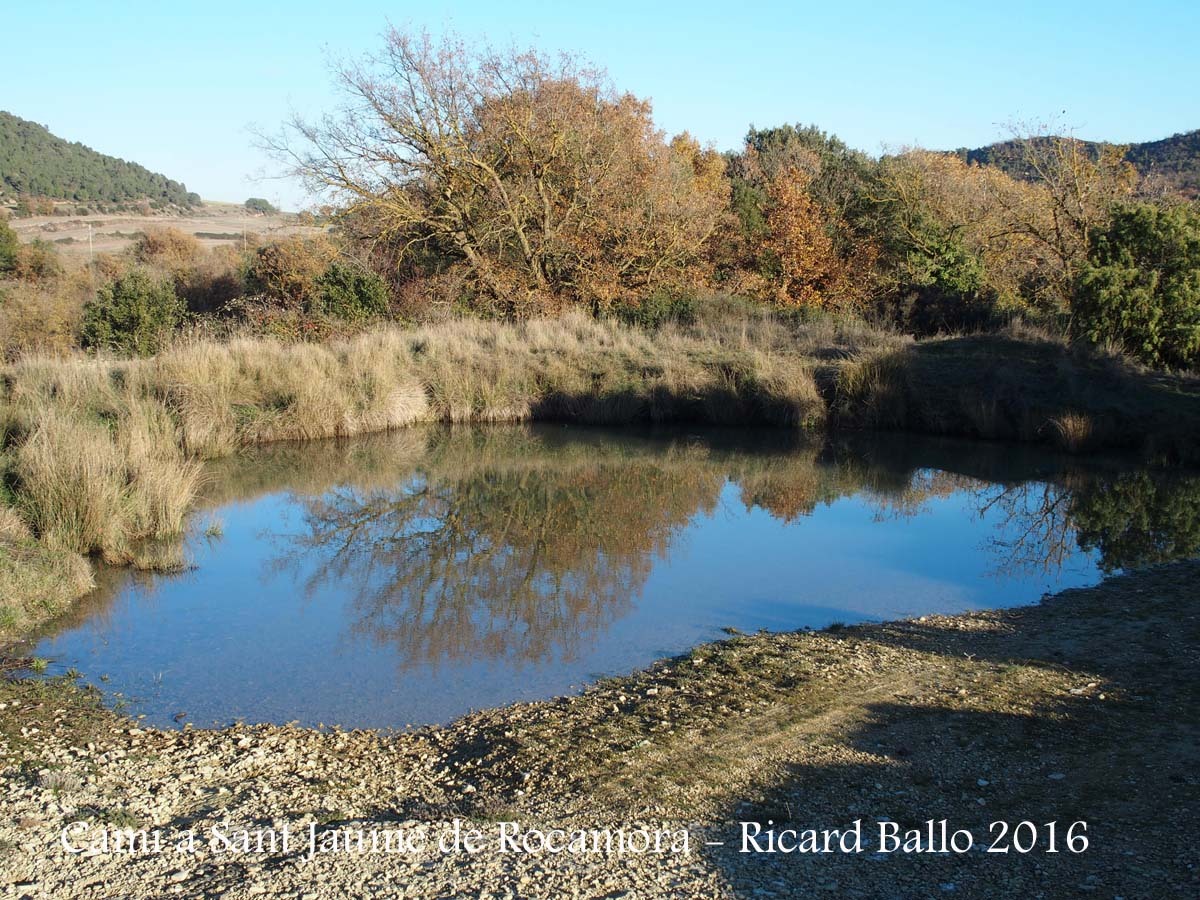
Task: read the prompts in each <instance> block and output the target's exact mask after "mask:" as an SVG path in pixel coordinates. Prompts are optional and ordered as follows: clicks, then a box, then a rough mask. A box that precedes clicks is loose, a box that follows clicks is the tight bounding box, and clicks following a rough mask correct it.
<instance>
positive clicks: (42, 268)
mask: <svg viewBox="0 0 1200 900" xmlns="http://www.w3.org/2000/svg"><path fill="white" fill-rule="evenodd" d="M13 274H15V275H16V276H17V277H18V278H20V279H21V280H22V281H51V280H53V279H55V278H57V277H58V276H59V275H61V274H62V263H61V262H59V259H58V253H57V252H55V250H54V247H52V246H51V245H50V244H47V243H46V242H45V241H34V242H33V243H31V244H26V245H25V246H23V247H19V248H17V258H16V265H15V266H14V267H13Z"/></svg>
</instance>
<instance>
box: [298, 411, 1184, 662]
mask: <svg viewBox="0 0 1200 900" xmlns="http://www.w3.org/2000/svg"><path fill="white" fill-rule="evenodd" d="M380 446H381V447H382V448H384V456H382V457H380V458H378V459H376V458H372V459H371V460H370V465H369V466H368V467H367V468H368V469H369V470H370V471H371V472H373V473H375V477H374V479H373V481H372V482H371V483H367V484H363V483H358V484H353V483H348V482H338V481H337V480H334V481H333V482H332V483H334V484H338V485H340V486H335V487H331V488H326V489H324V490H321V491H319V492H316V491H312V490H311V486H310V489H309V490H306V491H305V493H304V495H302V496H301V497H300V500H301V501H302V506H303V509H304V513H305V522H304V529H303V530H302V532H301V534H299V535H298V536H294V537H293V538H292V539H291V541H292V546H291V548H290V550H289V551H288V552H287V553H285V554H284V555H283V556H282V557H281V558H279V559H277V560H276V564H277V565H279V566H285V567H286V566H291V565H293V564H295V563H296V562H297V560H298V558H299V557H301V556H303V557H305V558H306V559H307V560H309V561H310V563H311V562H313V561H315V569H310V571H311V575H310V576H309V577H308V580H307V585H306V586H307V589H308V590H309V591H310V592H315V591H317V590H318V589H321V588H322V587H328V586H333V585H336V586H337V588H338V590H340V591H345V590H347V589H349V590H350V592H351V593H352V595H353V599H352V614H353V616H354V621H353V623H352V625H351V627H352V629H353V630H354V631H355V632H357V633H360V634H365V635H369V636H370V637H371V638H372V639H374V640H376V641H379V642H383V643H387V644H390V645H393V646H394V647H395V648H396V649H397V650H398V651H399V653H398V654H397V656H398V658H399V659H401V660H403V661H404V663H403V664H404V665H412V666H415V665H422V664H436V663H440V662H447V661H452V660H455V659H461V658H470V659H499V658H505V659H509V660H520V661H526V662H530V663H532V662H539V661H544V660H549V659H570V658H573V657H575V656H577V655H578V654H579V653H580V652H581V651H582V650H585V649H586V648H587V647H589V646H590V645H591V643H592V642H593V641H594V639H595V638H596V637H597V636H598V635H601V634H603V632H604V631H605V630H606V629H607V628H608V626H609V625H611V623H612V622H614V621H615V620H616V619H617V618H619V617H621V616H622V615H624V614H625V613H627V612H628V611H629V610H630V609H631V607H632V604H633V603H634V602H635V600H636V599H637V597H638V596H639V594H640V592H641V591H642V588H643V586H644V584H645V581H646V578H647V576H648V575H649V573H650V571H651V569H652V568H653V565H654V562H655V560H656V559H658V558H660V557H663V556H664V555H665V554H667V553H668V552H669V551H670V549H671V548H672V546H673V545H674V544H675V543H676V542H677V541H678V540H679V539H680V536H681V533H682V532H683V530H684V528H685V527H686V526H687V525H688V523H689V522H690V521H691V520H692V519H693V517H695V516H696V515H697V514H709V513H712V512H714V511H715V510H716V509H717V506H718V503H719V502H720V499H721V497H722V489H723V487H724V486H725V485H726V484H727V483H730V482H731V483H732V484H733V485H734V486H735V487H736V490H737V494H736V496H738V497H739V498H740V501H741V503H742V504H743V505H744V506H745V507H746V508H747V509H752V508H757V509H761V510H764V511H765V512H767V513H769V514H770V515H771V516H773V517H775V518H777V519H780V520H783V521H785V522H790V521H794V520H796V519H798V518H801V517H805V516H808V515H811V514H812V513H813V511H814V510H815V509H816V508H817V507H818V506H820V505H822V504H830V503H833V502H835V501H836V500H838V499H840V498H843V497H848V496H858V497H860V498H862V499H864V500H866V501H867V502H869V503H870V504H872V505H874V506H875V507H876V508H877V511H878V515H879V516H882V517H893V516H915V515H918V514H920V513H921V511H922V509H923V508H924V507H925V506H926V505H927V504H928V503H929V502H930V501H932V500H934V499H945V498H949V497H952V496H955V495H965V496H966V497H967V498H968V500H969V502H970V503H972V504H973V505H974V508H975V510H976V512H977V513H978V514H979V515H980V516H982V517H986V518H988V519H989V521H994V523H995V530H994V538H993V539H992V552H993V553H994V554H995V558H996V562H997V569H998V572H999V574H1002V575H1003V574H1017V573H1019V572H1027V571H1031V570H1034V571H1039V570H1040V571H1051V570H1055V569H1057V568H1059V567H1061V566H1063V565H1064V564H1065V563H1066V562H1067V561H1068V560H1069V559H1070V558H1071V557H1072V556H1073V555H1074V554H1076V553H1077V552H1078V551H1079V550H1084V551H1092V550H1095V551H1097V553H1098V556H1099V561H1100V565H1101V567H1102V568H1103V569H1104V571H1108V572H1111V571H1114V570H1116V569H1120V568H1127V567H1131V566H1137V565H1143V564H1146V563H1152V562H1159V561H1163V560H1167V559H1172V558H1177V557H1180V556H1188V555H1194V554H1196V553H1197V552H1198V550H1200V479H1198V478H1196V477H1195V476H1192V475H1188V474H1181V473H1171V472H1152V471H1147V470H1135V471H1132V472H1112V471H1108V470H1096V469H1090V470H1089V469H1085V468H1083V467H1081V466H1080V465H1079V464H1077V463H1067V464H1064V463H1063V461H1062V460H1061V459H1059V460H1056V461H1055V462H1054V467H1053V469H1052V470H1047V468H1046V463H1045V458H1044V456H1043V458H1042V459H1041V460H1040V461H1039V463H1038V465H1039V467H1040V468H1037V469H1036V470H1033V471H1031V470H1029V469H1028V468H1027V469H1025V470H1024V471H1022V470H1021V466H1020V465H1016V464H1009V463H1007V462H1005V461H1004V460H1003V459H1000V460H999V462H998V461H997V456H996V454H995V453H993V452H991V451H980V452H982V453H984V454H985V456H984V457H983V458H980V459H974V458H973V457H972V456H971V454H970V452H966V453H964V452H963V448H962V446H961V445H960V446H959V447H957V448H955V450H954V454H953V456H954V458H955V459H956V460H957V461H958V465H957V467H956V468H957V469H958V471H951V470H949V469H948V468H944V467H939V466H935V465H930V464H927V463H924V464H922V463H919V462H918V461H919V460H921V459H922V458H923V457H922V455H921V453H920V452H917V453H916V454H915V456H912V457H911V458H905V457H904V456H903V455H900V458H901V459H904V460H905V461H904V462H903V463H898V462H897V461H896V455H895V454H891V455H889V454H888V453H880V452H878V451H875V452H871V453H864V452H863V451H862V450H861V449H855V448H849V449H847V448H845V447H838V448H834V447H832V446H829V447H822V446H820V445H817V444H805V443H797V442H796V440H795V439H794V438H793V439H792V441H791V443H790V444H788V445H787V446H784V447H778V446H776V447H774V448H771V447H770V446H767V447H765V448H764V447H763V445H762V444H761V443H760V444H755V443H754V442H747V443H746V444H744V445H741V446H739V445H737V443H736V441H733V442H732V443H731V442H730V441H728V440H726V441H725V443H724V444H722V443H720V442H718V443H713V442H711V441H706V442H698V441H694V440H690V439H688V438H686V437H683V436H678V435H677V436H675V437H670V438H665V439H664V438H658V439H654V440H650V439H646V440H642V441H640V442H638V441H630V440H629V439H628V438H625V437H611V436H608V437H605V436H603V435H597V434H590V435H585V436H584V437H583V438H582V439H580V438H578V437H577V438H575V439H572V440H567V439H562V438H559V439H554V440H550V439H546V437H545V435H544V434H543V433H542V432H539V431H537V430H535V429H520V428H517V429H497V430H491V431H489V430H486V429H484V430H480V429H468V430H465V431H464V430H440V431H433V432H430V433H429V436H428V441H427V444H426V445H425V447H424V450H423V451H422V452H419V453H411V452H410V453H406V454H404V455H402V457H401V459H400V460H399V461H398V462H397V464H396V465H395V466H393V467H391V468H389V466H388V465H386V459H387V457H386V448H387V446H388V445H387V444H386V442H385V443H383V444H381V445H380ZM934 458H935V459H936V458H937V454H934ZM356 464H357V465H359V466H361V465H363V455H362V448H361V447H360V448H359V450H358V457H357V463H356ZM726 496H730V495H726ZM797 534H798V538H797V539H798V540H799V539H802V537H800V536H799V535H801V534H802V533H801V532H797ZM746 578H747V579H748V580H752V579H753V578H754V573H753V572H747V573H746Z"/></svg>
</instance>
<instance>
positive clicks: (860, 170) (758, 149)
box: [712, 125, 877, 308]
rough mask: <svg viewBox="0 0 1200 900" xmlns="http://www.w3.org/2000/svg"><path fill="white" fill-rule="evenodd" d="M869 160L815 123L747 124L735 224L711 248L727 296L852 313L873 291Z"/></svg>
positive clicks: (734, 196)
mask: <svg viewBox="0 0 1200 900" xmlns="http://www.w3.org/2000/svg"><path fill="white" fill-rule="evenodd" d="M873 165H874V164H873V163H872V161H871V160H870V159H869V158H868V157H866V155H865V154H861V153H858V152H856V151H853V150H851V149H850V148H849V147H847V146H846V145H845V144H844V143H842V142H841V141H840V140H838V139H837V138H836V137H834V136H832V135H828V134H826V133H825V132H823V131H821V130H819V129H817V128H816V127H814V126H804V127H801V126H791V125H786V126H783V127H780V128H771V129H762V130H760V129H755V128H751V129H750V131H749V133H748V134H747V136H746V145H745V148H744V149H743V150H742V152H740V153H737V154H732V155H731V156H730V157H729V159H728V175H729V178H730V184H731V195H730V202H731V206H732V211H733V213H734V216H735V219H734V221H733V223H732V224H731V225H730V226H726V227H725V228H724V229H723V231H722V234H721V240H720V242H719V244H718V245H717V246H715V247H714V248H713V253H712V255H713V258H714V262H715V265H716V268H717V270H718V275H719V277H720V278H721V279H722V280H723V281H724V283H725V284H726V286H727V287H728V288H730V289H731V290H734V291H737V292H740V293H745V294H748V295H750V296H754V297H759V298H762V299H770V300H773V301H775V302H779V303H784V304H788V305H801V306H821V307H824V308H829V307H836V308H846V307H850V306H857V305H860V304H861V303H862V301H863V300H864V298H865V297H866V296H867V294H868V293H869V291H870V282H871V280H872V277H873V273H874V267H875V256H876V252H877V248H876V246H875V244H874V240H873V237H872V235H871V233H870V232H871V230H870V228H869V227H868V221H869V217H870V216H869V214H870V206H869V202H868V201H869V193H868V191H867V186H868V184H869V182H870V177H871V171H872V168H873Z"/></svg>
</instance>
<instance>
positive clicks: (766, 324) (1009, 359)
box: [0, 310, 1200, 635]
mask: <svg viewBox="0 0 1200 900" xmlns="http://www.w3.org/2000/svg"><path fill="white" fill-rule="evenodd" d="M539 419H549V420H567V421H576V422H588V423H606V424H621V423H630V422H638V421H652V422H668V421H687V422H703V423H710V424H723V425H746V424H759V425H773V426H780V427H786V428H821V427H825V426H826V425H828V424H831V423H836V424H843V425H845V424H849V425H855V426H861V427H872V428H897V427H898V428H910V429H913V430H925V431H934V432H940V433H952V434H967V435H971V436H978V437H998V438H1017V439H1023V440H1040V441H1050V442H1055V443H1058V444H1060V445H1061V446H1064V447H1066V448H1068V449H1072V450H1083V449H1093V448H1098V447H1102V446H1139V447H1142V448H1144V449H1148V450H1152V451H1154V452H1158V453H1165V454H1167V455H1171V456H1173V457H1175V458H1179V459H1184V460H1186V461H1195V460H1196V454H1197V447H1198V446H1200V441H1197V440H1195V437H1196V436H1197V435H1200V389H1198V388H1197V386H1196V383H1195V382H1194V381H1190V380H1187V379H1183V378H1168V377H1166V376H1151V375H1148V374H1145V373H1142V372H1140V371H1139V370H1137V369H1135V368H1133V367H1131V366H1129V365H1127V364H1126V363H1124V362H1123V361H1121V360H1116V359H1107V360H1106V359H1100V358H1097V357H1093V356H1086V355H1081V354H1077V353H1074V352H1072V351H1071V350H1070V349H1069V348H1067V347H1065V346H1063V345H1062V344H1060V343H1055V342H1052V341H1048V340H1043V339H1035V338H1020V337H1017V336H1011V337H1006V338H1002V339H1001V338H995V337H979V338H960V339H955V340H946V341H933V342H927V343H921V344H913V343H912V342H911V341H909V340H907V339H904V338H900V337H897V336H895V335H892V334H888V333H884V332H878V331H873V330H871V329H870V328H867V327H865V326H863V325H861V324H857V323H838V322H835V321H830V320H824V321H820V322H817V323H812V324H807V325H805V324H797V323H795V322H792V321H790V320H786V319H781V318H778V317H776V316H773V315H772V314H770V313H769V311H761V312H759V311H747V310H740V311H738V312H737V314H735V315H728V316H724V317H722V316H706V317H704V318H703V319H702V320H701V321H700V322H698V323H696V324H693V325H689V326H687V327H682V326H670V327H666V328H663V329H661V330H658V331H646V330H641V329H636V328H630V327H625V326H622V325H619V324H616V323H613V322H605V321H596V320H594V319H591V318H588V317H584V316H566V317H563V318H560V319H554V320H533V321H528V322H523V323H519V324H506V323H499V322H481V321H473V320H472V321H466V320H464V321H453V322H447V323H444V324H441V325H437V326H428V327H424V328H416V329H410V330H401V329H395V328H388V329H380V330H377V331H372V332H368V333H364V334H361V335H359V336H358V337H355V338H353V339H349V340H346V341H341V342H336V343H329V344H283V343H279V342H275V341H270V340H261V339H258V340H252V339H239V340H233V341H229V342H224V343H216V342H205V341H196V342H192V343H188V344H184V345H180V346H178V347H176V348H174V349H172V350H170V351H167V352H164V353H162V354H160V355H158V356H156V357H153V358H149V359H142V360H126V359H111V358H90V357H70V358H37V357H32V358H27V359H24V360H22V361H19V362H16V363H13V364H11V365H9V366H7V367H5V368H4V369H3V370H2V373H0V448H2V450H0V472H2V480H0V484H2V485H3V487H2V489H0V503H2V504H3V506H0V509H2V510H3V515H4V519H3V522H2V523H0V628H2V629H3V630H4V633H6V634H8V635H12V634H15V633H19V632H20V631H22V630H24V629H26V628H28V627H30V626H31V625H33V624H35V623H36V622H38V621H40V620H44V619H45V618H48V617H49V616H51V615H53V614H54V613H55V612H56V611H59V610H61V609H62V608H63V607H64V605H65V604H67V603H69V602H70V599H71V597H72V596H75V595H77V594H78V593H80V592H81V591H82V590H84V589H85V587H86V584H87V583H88V582H87V577H86V567H83V566H82V565H81V557H86V556H99V557H102V558H104V559H106V560H108V561H110V562H117V563H130V564H134V565H141V566H144V567H148V568H153V567H161V566H163V565H164V564H167V565H169V564H170V563H171V562H172V560H173V559H174V557H172V555H171V554H169V553H167V554H164V553H163V551H162V547H161V545H160V544H158V543H157V542H158V541H159V539H162V538H165V537H169V536H171V535H175V534H178V533H179V532H180V531H181V530H182V528H183V524H184V520H185V516H186V514H187V511H188V509H189V507H190V505H191V503H192V500H193V498H194V497H195V495H196V492H197V489H198V487H199V482H200V479H201V468H200V465H199V462H198V461H200V460H204V459H211V458H217V457H221V456H225V455H228V454H230V453H233V452H236V451H237V450H239V449H240V448H244V447H247V446H251V445H255V444H260V443H264V442H269V441H281V440H308V439H315V438H327V437H344V436H350V435H355V434H364V433H369V432H378V431H384V430H389V429H394V428H400V427H403V426H407V425H411V424H415V423H420V422H468V421H470V422H502V421H503V422H512V421H528V420H539ZM17 559H20V560H33V561H34V562H33V563H31V564H26V563H24V562H21V563H17V562H13V560H17ZM47 573H61V575H60V574H55V575H53V576H49V575H47ZM51 582H53V588H52V589H50V590H48V589H47V584H49V583H51Z"/></svg>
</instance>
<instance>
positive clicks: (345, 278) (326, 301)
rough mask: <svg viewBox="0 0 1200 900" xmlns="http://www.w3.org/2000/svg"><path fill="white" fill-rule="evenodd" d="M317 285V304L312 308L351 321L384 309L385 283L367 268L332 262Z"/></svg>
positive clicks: (386, 304) (375, 313) (376, 314)
mask: <svg viewBox="0 0 1200 900" xmlns="http://www.w3.org/2000/svg"><path fill="white" fill-rule="evenodd" d="M316 286H317V296H316V301H317V302H316V304H314V305H315V306H317V307H318V308H316V309H313V310H311V311H312V312H319V313H324V314H325V315H328V316H333V317H334V318H338V319H346V320H348V321H352V322H354V321H360V320H362V319H367V318H370V317H371V316H378V315H382V314H384V313H386V312H387V309H388V287H387V284H386V283H384V281H383V279H382V278H380V277H379V276H378V275H376V274H375V273H374V272H372V271H370V270H369V269H364V268H360V267H357V266H352V265H348V264H346V263H341V262H334V263H331V264H330V266H329V268H328V269H326V270H325V274H324V275H322V276H321V277H320V278H319V279H317V285H316Z"/></svg>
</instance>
